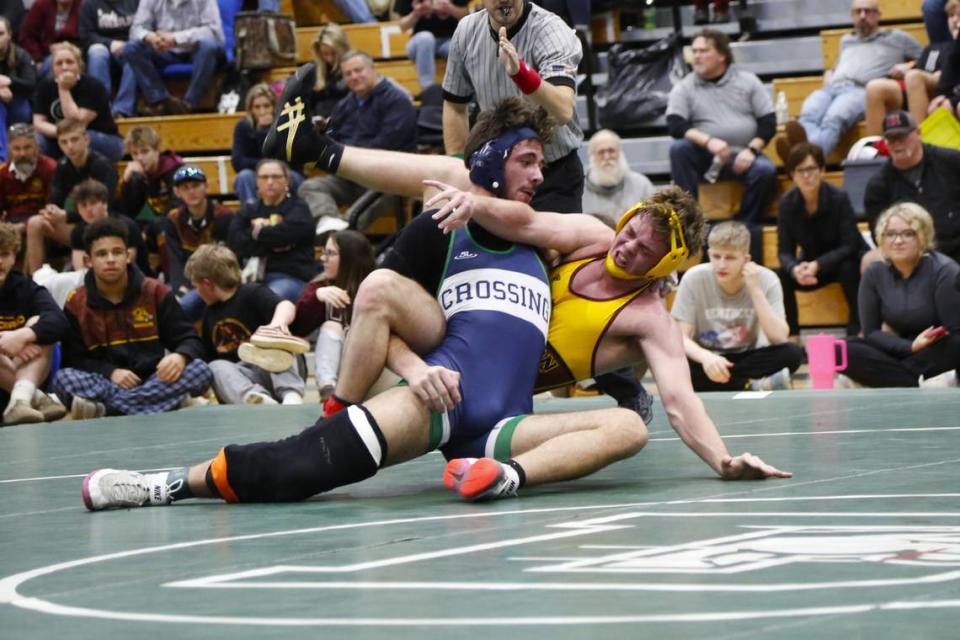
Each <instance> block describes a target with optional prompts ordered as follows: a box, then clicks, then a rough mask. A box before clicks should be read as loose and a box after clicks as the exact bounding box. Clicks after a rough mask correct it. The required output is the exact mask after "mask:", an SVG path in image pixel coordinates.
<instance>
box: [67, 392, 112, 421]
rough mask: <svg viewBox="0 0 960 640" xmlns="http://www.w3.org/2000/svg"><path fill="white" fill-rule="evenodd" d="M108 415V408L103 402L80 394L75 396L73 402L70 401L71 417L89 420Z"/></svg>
mask: <svg viewBox="0 0 960 640" xmlns="http://www.w3.org/2000/svg"><path fill="white" fill-rule="evenodd" d="M105 415H107V408H106V407H105V406H104V405H103V403H102V402H94V401H93V400H87V399H86V398H81V397H80V396H73V402H72V403H70V418H71V419H73V420H89V419H91V418H102V417H103V416H105Z"/></svg>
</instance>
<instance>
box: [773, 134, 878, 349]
mask: <svg viewBox="0 0 960 640" xmlns="http://www.w3.org/2000/svg"><path fill="white" fill-rule="evenodd" d="M825 166H826V161H825V159H824V157H823V150H822V149H820V147H818V146H816V145H813V144H810V143H808V142H803V143H800V144H798V145H797V146H795V147H794V148H793V149H792V150H791V152H790V155H789V156H788V157H787V162H786V165H785V166H784V169H785V170H786V172H787V175H789V176H790V179H791V180H793V183H794V184H795V185H796V186H795V187H794V188H793V189H791V190H790V191H788V192H787V193H785V194H784V196H783V197H782V198H780V212H779V214H778V215H777V254H778V256H779V258H780V270H779V271H778V272H777V275H779V276H780V284H781V286H782V287H783V306H784V310H785V311H786V317H787V324H788V325H789V326H790V335H791V336H797V337H799V335H800V323H799V320H798V312H797V294H796V292H797V291H798V290H799V291H813V290H814V289H819V288H820V287H823V286H825V285H827V284H830V283H831V282H839V283H840V286H841V287H842V288H843V296H844V297H845V298H846V300H847V309H848V310H849V316H848V321H847V335H851V336H853V335H856V334H857V333H859V332H860V320H859V316H858V314H857V289H858V287H859V286H860V256H861V255H863V253H864V252H866V250H867V246H866V243H865V242H864V241H863V237H862V236H861V235H860V231H859V230H858V229H857V221H856V218H855V217H854V213H853V206H852V205H851V204H850V197H849V196H847V194H846V192H845V191H844V190H843V189H840V188H838V187H835V186H833V185H832V184H830V183H829V182H825V181H824V179H823V177H824V173H825V172H824V168H825ZM797 249H799V253H798V251H797Z"/></svg>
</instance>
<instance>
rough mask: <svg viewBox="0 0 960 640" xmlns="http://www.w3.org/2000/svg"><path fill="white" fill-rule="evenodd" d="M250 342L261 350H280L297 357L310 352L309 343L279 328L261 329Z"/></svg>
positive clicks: (251, 337) (267, 327) (265, 327)
mask: <svg viewBox="0 0 960 640" xmlns="http://www.w3.org/2000/svg"><path fill="white" fill-rule="evenodd" d="M250 342H251V343H253V344H254V345H256V346H258V347H260V348H261V349H279V350H280V351H286V352H288V353H293V354H297V355H299V354H301V353H306V352H307V351H310V343H309V342H307V341H306V340H304V339H303V338H298V337H297V336H294V335H291V334H290V332H289V331H284V330H283V329H280V328H279V327H269V326H263V327H260V328H259V329H257V330H256V331H255V332H254V334H253V335H252V336H250Z"/></svg>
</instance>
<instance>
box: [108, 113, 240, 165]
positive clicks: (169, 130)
mask: <svg viewBox="0 0 960 640" xmlns="http://www.w3.org/2000/svg"><path fill="white" fill-rule="evenodd" d="M244 115H245V114H244V113H242V112H238V113H232V114H222V113H195V114H190V115H185V116H159V117H151V118H123V119H121V120H117V127H119V129H120V135H121V136H126V135H127V133H128V132H129V131H130V129H132V128H134V127H136V126H139V125H149V126H151V127H153V128H154V129H156V130H157V132H158V133H159V134H160V139H161V148H163V149H173V150H174V151H176V152H177V153H178V154H180V155H185V154H192V153H200V152H216V153H223V152H224V151H226V152H228V153H229V151H230V149H231V148H232V146H233V130H234V128H235V127H236V126H237V121H238V120H239V119H240V118H242V117H243V116H244Z"/></svg>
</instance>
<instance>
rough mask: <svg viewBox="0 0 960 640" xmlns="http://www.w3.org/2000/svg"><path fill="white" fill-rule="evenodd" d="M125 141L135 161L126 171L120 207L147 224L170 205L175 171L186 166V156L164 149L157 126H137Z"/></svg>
mask: <svg viewBox="0 0 960 640" xmlns="http://www.w3.org/2000/svg"><path fill="white" fill-rule="evenodd" d="M124 142H125V144H126V147H127V153H129V154H130V157H131V158H133V160H131V161H130V162H129V163H127V168H126V169H124V170H123V180H122V184H121V186H120V201H119V205H118V208H119V209H120V213H122V214H124V215H125V216H129V217H131V218H133V219H134V220H136V221H138V222H140V224H141V225H146V224H149V223H150V222H151V221H153V220H155V219H157V218H159V217H161V216H163V215H164V214H165V213H166V212H167V209H169V208H170V199H171V197H172V196H173V174H174V173H176V171H177V169H179V168H180V167H182V166H183V159H182V158H181V157H180V156H178V155H177V154H176V153H174V152H173V151H171V150H169V149H167V150H166V151H162V152H161V151H160V134H159V133H157V132H156V130H155V129H153V127H149V126H146V125H140V126H137V127H134V128H133V129H131V130H130V132H129V133H127V138H126V140H125V141H124Z"/></svg>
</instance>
